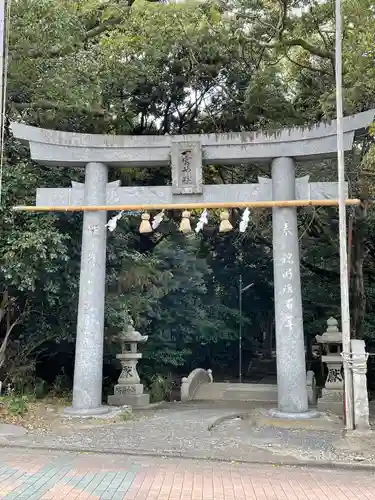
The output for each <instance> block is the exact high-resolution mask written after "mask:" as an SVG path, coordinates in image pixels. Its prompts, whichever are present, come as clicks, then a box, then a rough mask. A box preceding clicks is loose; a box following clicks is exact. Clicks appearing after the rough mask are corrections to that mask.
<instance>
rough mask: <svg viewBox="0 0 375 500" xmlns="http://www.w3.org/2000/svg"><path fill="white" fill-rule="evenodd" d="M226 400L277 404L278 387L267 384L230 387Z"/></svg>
mask: <svg viewBox="0 0 375 500" xmlns="http://www.w3.org/2000/svg"><path fill="white" fill-rule="evenodd" d="M224 399H226V400H231V401H263V402H268V403H273V402H275V403H276V402H277V386H276V385H268V384H267V385H266V384H237V387H235V386H233V387H228V389H227V390H226V391H225V392H224Z"/></svg>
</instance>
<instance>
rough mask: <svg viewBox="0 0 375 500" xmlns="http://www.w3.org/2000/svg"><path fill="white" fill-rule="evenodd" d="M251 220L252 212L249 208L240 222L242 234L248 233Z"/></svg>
mask: <svg viewBox="0 0 375 500" xmlns="http://www.w3.org/2000/svg"><path fill="white" fill-rule="evenodd" d="M249 219H250V210H249V209H248V208H245V210H244V212H243V214H242V218H241V222H240V233H244V232H245V231H246V229H247V226H248V225H249Z"/></svg>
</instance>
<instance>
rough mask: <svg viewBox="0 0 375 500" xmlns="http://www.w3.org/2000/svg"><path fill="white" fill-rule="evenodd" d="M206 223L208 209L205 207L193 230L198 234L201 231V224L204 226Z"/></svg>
mask: <svg viewBox="0 0 375 500" xmlns="http://www.w3.org/2000/svg"><path fill="white" fill-rule="evenodd" d="M207 223H208V211H207V209H206V208H205V209H204V210H203V212H202V213H201V216H200V217H199V221H198V223H197V226H196V228H195V232H196V233H197V234H198V233H200V232H201V231H202V229H203V226H205V225H206V224H207Z"/></svg>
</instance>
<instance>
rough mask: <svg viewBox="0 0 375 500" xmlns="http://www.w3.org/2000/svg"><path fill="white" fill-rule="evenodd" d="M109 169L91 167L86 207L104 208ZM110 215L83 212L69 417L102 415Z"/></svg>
mask: <svg viewBox="0 0 375 500" xmlns="http://www.w3.org/2000/svg"><path fill="white" fill-rule="evenodd" d="M107 180H108V167H107V166H106V165H104V164H103V163H88V164H87V166H86V178H85V187H84V193H85V194H84V202H85V204H86V205H105V204H106V186H107ZM106 222H107V212H106V211H104V210H103V211H98V212H84V215H83V230H82V249H81V274H80V283H79V302H78V320H77V338H76V352H75V366H74V383H73V404H72V406H71V407H70V408H66V410H65V412H66V413H68V414H70V415H77V416H80V415H82V416H85V415H87V416H88V415H100V414H103V413H107V411H108V409H107V408H106V407H104V406H102V380H103V342H104V300H105V271H106V242H107V230H106V227H105V225H106Z"/></svg>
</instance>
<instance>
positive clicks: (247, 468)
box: [0, 448, 375, 500]
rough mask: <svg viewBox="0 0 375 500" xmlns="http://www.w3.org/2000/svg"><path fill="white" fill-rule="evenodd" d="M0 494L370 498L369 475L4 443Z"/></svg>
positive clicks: (31, 498)
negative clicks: (6, 445) (6, 446)
mask: <svg viewBox="0 0 375 500" xmlns="http://www.w3.org/2000/svg"><path fill="white" fill-rule="evenodd" d="M0 498H1V499H4V500H54V499H56V500H78V499H80V500H88V499H90V500H99V499H102V500H125V499H126V500H307V499H308V500H375V474H374V473H372V472H369V471H366V472H361V471H348V470H346V471H338V470H334V471H333V470H329V469H319V470H318V469H317V470H314V469H303V468H300V467H293V468H284V467H273V466H269V465H262V466H254V465H244V464H235V463H233V464H228V463H225V464H224V463H217V462H214V463H213V462H208V461H199V462H197V461H193V460H187V459H176V458H174V459H162V458H149V457H131V456H127V457H123V456H116V455H103V454H81V453H71V452H70V453H67V452H57V451H49V452H42V451H36V450H32V451H31V450H27V451H26V450H17V449H16V448H10V449H4V448H3V449H2V450H0Z"/></svg>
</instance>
